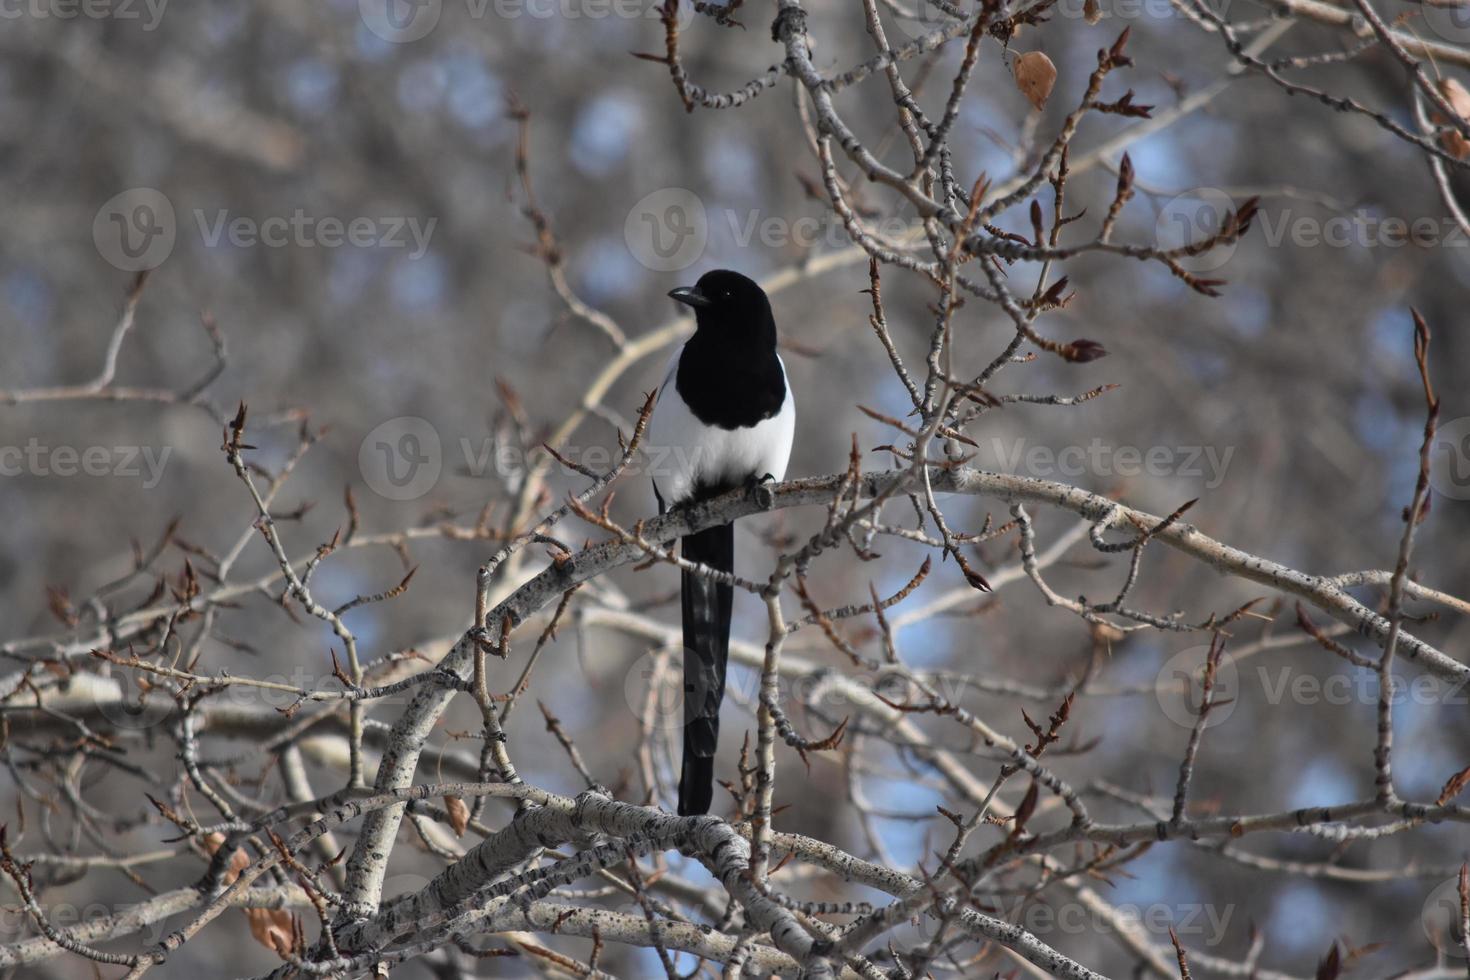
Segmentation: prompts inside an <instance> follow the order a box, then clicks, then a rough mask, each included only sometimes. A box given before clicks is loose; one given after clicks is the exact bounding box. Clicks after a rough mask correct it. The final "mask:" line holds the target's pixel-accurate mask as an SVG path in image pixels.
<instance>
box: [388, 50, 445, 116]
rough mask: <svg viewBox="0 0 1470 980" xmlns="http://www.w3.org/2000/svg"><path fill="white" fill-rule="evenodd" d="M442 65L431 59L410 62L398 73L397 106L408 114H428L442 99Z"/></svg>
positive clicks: (443, 84) (443, 74) (443, 71)
mask: <svg viewBox="0 0 1470 980" xmlns="http://www.w3.org/2000/svg"><path fill="white" fill-rule="evenodd" d="M445 85H446V78H445V68H444V64H443V63H442V62H440V61H438V60H436V59H433V58H420V59H418V60H417V61H413V62H410V63H409V64H407V65H405V66H404V67H403V70H402V71H400V72H399V73H398V104H399V105H400V106H402V107H403V108H404V109H407V110H409V111H410V112H429V111H431V110H433V109H435V108H436V107H437V106H438V105H439V104H440V102H442V101H443V99H444V89H445Z"/></svg>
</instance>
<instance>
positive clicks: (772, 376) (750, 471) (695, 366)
mask: <svg viewBox="0 0 1470 980" xmlns="http://www.w3.org/2000/svg"><path fill="white" fill-rule="evenodd" d="M669 296H671V297H672V298H674V299H675V300H677V301H678V302H680V303H683V304H685V305H686V306H690V307H692V308H693V309H694V320H695V330H694V336H692V337H690V338H689V340H688V341H686V342H685V344H684V346H683V347H682V348H680V349H679V352H678V353H677V354H675V355H674V358H673V360H672V362H670V364H669V369H668V373H667V374H665V376H664V380H663V384H662V385H660V387H659V394H658V403H657V404H656V405H655V406H654V409H653V417H652V418H651V419H650V420H649V423H648V435H647V438H646V442H645V446H646V447H647V449H648V451H649V453H650V459H651V463H650V468H651V470H652V475H653V481H654V483H653V488H654V494H655V495H656V496H657V497H658V503H659V509H660V510H664V509H667V508H668V507H677V506H680V505H687V504H690V503H694V502H698V501H701V500H707V499H709V498H710V497H714V496H717V495H719V494H721V493H724V492H726V491H728V490H732V489H735V488H736V487H742V486H743V487H748V488H751V489H752V490H754V489H756V488H758V487H759V486H760V485H761V484H763V483H765V482H767V481H779V480H780V479H781V478H782V477H783V476H785V474H786V462H787V460H788V458H789V457H790V456H791V441H792V437H793V436H794V434H795V431H796V406H795V404H794V403H793V401H792V397H791V388H790V386H789V385H788V384H787V381H786V366H785V365H784V364H782V363H781V358H780V356H779V355H778V354H777V353H776V320H775V317H774V316H772V315H771V301H770V300H769V299H768V298H767V297H766V294H765V291H764V290H762V289H761V288H760V286H758V285H756V283H754V282H753V281H751V280H750V279H747V278H746V277H745V276H742V275H740V274H739V273H738V272H729V271H726V270H717V271H714V272H709V273H706V274H705V275H703V276H701V277H700V278H699V282H698V283H697V284H695V285H694V286H692V287H688V286H686V287H683V288H680V289H675V290H674V291H673V292H671V293H669ZM683 555H684V558H685V559H687V560H688V561H691V562H696V563H698V564H699V565H701V566H703V567H702V568H701V569H700V570H697V571H691V570H687V569H686V570H684V571H683V572H682V581H681V586H680V599H681V603H680V605H681V609H682V613H683V620H684V761H683V766H682V770H681V772H680V775H679V813H680V814H684V815H689V814H698V813H708V812H709V808H710V802H711V799H712V796H713V794H714V780H715V747H716V745H717V743H718V741H719V736H720V702H721V701H722V700H724V697H725V663H726V660H727V659H728V656H729V652H730V611H731V605H732V602H733V599H734V587H733V586H732V585H731V583H730V582H729V580H728V579H727V580H726V581H719V580H718V578H717V577H716V576H711V575H709V574H708V573H707V570H708V571H714V572H718V573H724V574H725V575H729V574H731V573H733V572H734V569H735V526H734V524H721V525H718V526H716V527H710V528H706V529H705V530H703V531H698V532H696V533H694V534H689V535H685V537H684V541H683Z"/></svg>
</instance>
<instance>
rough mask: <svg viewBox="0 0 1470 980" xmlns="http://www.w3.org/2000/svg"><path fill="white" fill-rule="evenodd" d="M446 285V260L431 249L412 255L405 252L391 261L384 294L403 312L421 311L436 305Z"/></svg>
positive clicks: (439, 304)
mask: <svg viewBox="0 0 1470 980" xmlns="http://www.w3.org/2000/svg"><path fill="white" fill-rule="evenodd" d="M448 287H449V267H448V264H447V263H446V262H445V261H444V259H443V258H441V257H440V256H438V255H435V254H434V253H433V252H432V251H431V252H428V253H426V254H424V255H421V256H419V257H418V258H416V259H411V258H408V257H407V256H406V255H405V256H403V257H402V258H399V259H398V260H397V261H395V262H394V263H393V269H392V271H391V272H389V274H388V294H389V295H390V296H391V297H392V298H393V304H394V305H395V306H397V307H398V308H399V309H400V310H403V311H404V312H406V313H424V312H428V311H431V310H434V309H437V308H438V307H440V306H441V305H442V304H443V303H444V300H445V293H446V292H447V291H448Z"/></svg>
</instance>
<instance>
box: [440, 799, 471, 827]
mask: <svg viewBox="0 0 1470 980" xmlns="http://www.w3.org/2000/svg"><path fill="white" fill-rule="evenodd" d="M444 809H445V810H447V811H449V826H450V827H452V828H453V829H454V835H455V836H456V837H463V836H464V832H465V829H466V828H467V827H469V825H470V808H469V807H467V806H465V805H464V800H462V799H460V798H459V797H457V796H446V797H444Z"/></svg>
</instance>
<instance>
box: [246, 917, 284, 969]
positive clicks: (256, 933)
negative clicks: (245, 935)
mask: <svg viewBox="0 0 1470 980" xmlns="http://www.w3.org/2000/svg"><path fill="white" fill-rule="evenodd" d="M244 911H245V917H246V918H247V919H248V920H249V921H250V935H251V937H252V938H253V939H254V940H255V941H256V942H258V943H260V945H262V946H264V947H265V948H266V949H268V950H270V951H271V952H273V953H275V954H276V955H277V956H279V957H280V958H281V959H283V960H286V959H289V958H290V956H291V953H292V951H293V948H294V946H295V942H294V939H293V936H294V931H293V928H292V926H293V922H292V916H291V913H290V912H288V911H286V910H285V909H245V910H244Z"/></svg>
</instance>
